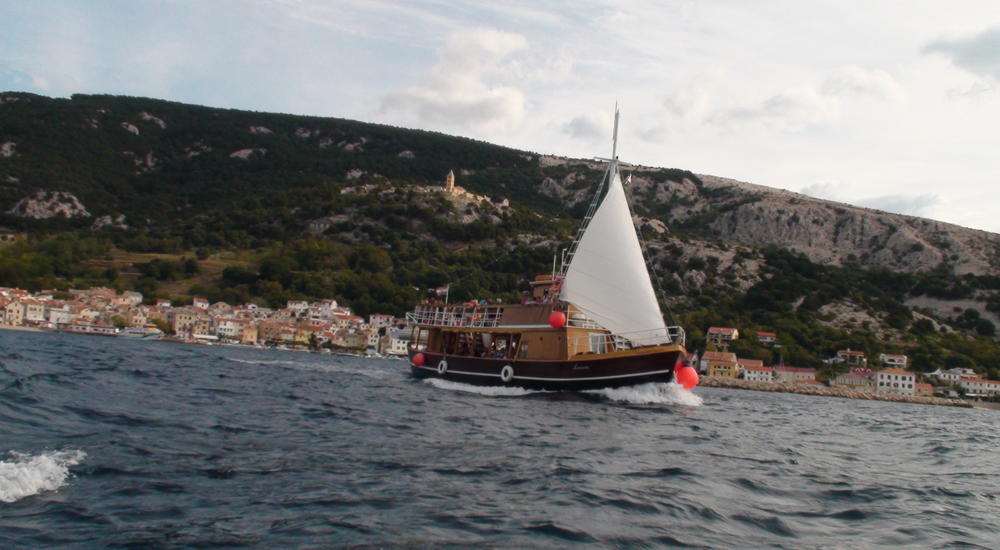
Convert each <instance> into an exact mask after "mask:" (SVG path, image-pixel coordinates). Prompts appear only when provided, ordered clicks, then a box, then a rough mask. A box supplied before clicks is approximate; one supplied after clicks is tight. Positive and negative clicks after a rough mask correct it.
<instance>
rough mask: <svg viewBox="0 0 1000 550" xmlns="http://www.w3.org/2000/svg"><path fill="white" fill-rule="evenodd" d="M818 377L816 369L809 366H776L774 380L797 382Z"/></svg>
mask: <svg viewBox="0 0 1000 550" xmlns="http://www.w3.org/2000/svg"><path fill="white" fill-rule="evenodd" d="M815 379H816V369H811V368H808V367H774V381H775V382H785V383H795V382H804V381H807V380H815Z"/></svg>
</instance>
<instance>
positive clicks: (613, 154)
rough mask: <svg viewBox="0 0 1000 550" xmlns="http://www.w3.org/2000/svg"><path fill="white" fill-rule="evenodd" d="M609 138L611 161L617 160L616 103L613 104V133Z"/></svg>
mask: <svg viewBox="0 0 1000 550" xmlns="http://www.w3.org/2000/svg"><path fill="white" fill-rule="evenodd" d="M613 136H614V137H612V138H611V161H612V162H614V161H616V160H618V102H617V101H616V102H615V131H614V134H613Z"/></svg>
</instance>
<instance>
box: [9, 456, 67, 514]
mask: <svg viewBox="0 0 1000 550" xmlns="http://www.w3.org/2000/svg"><path fill="white" fill-rule="evenodd" d="M10 457H11V459H12V460H0V502H15V501H18V500H21V499H22V498H24V497H30V496H31V495H37V494H38V493H41V492H42V491H55V490H56V489H58V488H59V487H62V486H63V484H64V483H66V478H67V477H69V467H70V466H76V465H77V464H79V463H80V462H82V461H83V459H84V458H87V453H85V452H83V451H80V450H71V451H53V452H47V453H42V454H40V455H36V456H31V455H27V454H22V453H17V452H11V453H10Z"/></svg>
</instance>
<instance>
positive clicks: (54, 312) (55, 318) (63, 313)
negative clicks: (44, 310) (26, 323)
mask: <svg viewBox="0 0 1000 550" xmlns="http://www.w3.org/2000/svg"><path fill="white" fill-rule="evenodd" d="M48 316H49V323H52V326H58V325H65V324H69V323H71V322H73V319H76V312H74V311H72V310H71V309H70V307H69V306H66V305H64V306H62V307H53V308H49V312H48Z"/></svg>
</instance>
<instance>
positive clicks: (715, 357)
mask: <svg viewBox="0 0 1000 550" xmlns="http://www.w3.org/2000/svg"><path fill="white" fill-rule="evenodd" d="M712 361H725V362H729V363H738V360H737V359H736V354H735V353H733V352H730V351H706V352H705V353H703V354H701V358H700V359H699V360H698V371H699V372H706V373H707V372H708V365H709V363H711V362H712Z"/></svg>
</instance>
